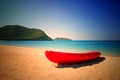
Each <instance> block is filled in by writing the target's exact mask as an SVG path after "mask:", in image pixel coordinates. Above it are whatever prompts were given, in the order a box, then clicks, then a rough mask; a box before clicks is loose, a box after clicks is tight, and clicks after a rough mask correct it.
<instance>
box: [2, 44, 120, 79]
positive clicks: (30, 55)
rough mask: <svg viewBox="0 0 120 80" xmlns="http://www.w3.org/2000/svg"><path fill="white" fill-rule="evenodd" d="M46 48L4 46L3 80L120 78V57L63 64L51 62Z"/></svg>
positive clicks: (105, 57) (103, 57) (104, 57)
mask: <svg viewBox="0 0 120 80" xmlns="http://www.w3.org/2000/svg"><path fill="white" fill-rule="evenodd" d="M44 52H45V50H44V49H38V48H26V47H16V46H4V45H1V46H0V80H120V57H111V56H103V55H102V58H101V59H99V60H95V61H91V62H85V63H79V64H71V65H59V66H57V65H56V64H54V63H52V62H50V61H49V60H48V59H47V58H46V57H45V55H44Z"/></svg>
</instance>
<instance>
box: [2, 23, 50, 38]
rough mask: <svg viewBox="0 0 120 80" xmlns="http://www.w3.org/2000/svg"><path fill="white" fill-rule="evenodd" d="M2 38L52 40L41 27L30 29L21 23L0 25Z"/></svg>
mask: <svg viewBox="0 0 120 80" xmlns="http://www.w3.org/2000/svg"><path fill="white" fill-rule="evenodd" d="M0 40H52V39H51V38H50V37H49V36H47V35H46V34H45V32H44V31H42V30H40V29H34V28H32V29H30V28H26V27H24V26H20V25H6V26H3V27H0Z"/></svg>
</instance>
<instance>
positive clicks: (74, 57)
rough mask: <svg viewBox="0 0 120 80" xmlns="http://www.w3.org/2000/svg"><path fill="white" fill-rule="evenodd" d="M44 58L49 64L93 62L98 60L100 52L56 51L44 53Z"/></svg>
mask: <svg viewBox="0 0 120 80" xmlns="http://www.w3.org/2000/svg"><path fill="white" fill-rule="evenodd" d="M45 55H46V57H47V58H48V60H50V61H51V62H54V63H57V64H71V63H78V62H84V61H89V60H93V59H96V58H99V57H100V55H101V52H99V51H91V52H86V53H68V52H57V51H46V52H45Z"/></svg>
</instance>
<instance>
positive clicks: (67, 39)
mask: <svg viewBox="0 0 120 80" xmlns="http://www.w3.org/2000/svg"><path fill="white" fill-rule="evenodd" d="M54 40H55V41H58V40H60V41H61V40H65V41H72V39H69V38H63V37H57V38H55V39H54Z"/></svg>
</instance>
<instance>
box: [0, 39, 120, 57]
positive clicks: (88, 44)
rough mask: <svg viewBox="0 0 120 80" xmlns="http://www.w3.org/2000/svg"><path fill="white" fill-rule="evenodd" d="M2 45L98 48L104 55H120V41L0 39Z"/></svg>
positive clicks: (70, 48)
mask: <svg viewBox="0 0 120 80" xmlns="http://www.w3.org/2000/svg"><path fill="white" fill-rule="evenodd" d="M0 44H2V45H13V46H23V47H34V48H44V49H46V50H58V51H63V52H64V51H66V52H87V51H94V50H98V51H100V52H101V53H102V54H104V55H114V56H120V41H92V40H87V41H81V40H77V41H0Z"/></svg>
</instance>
